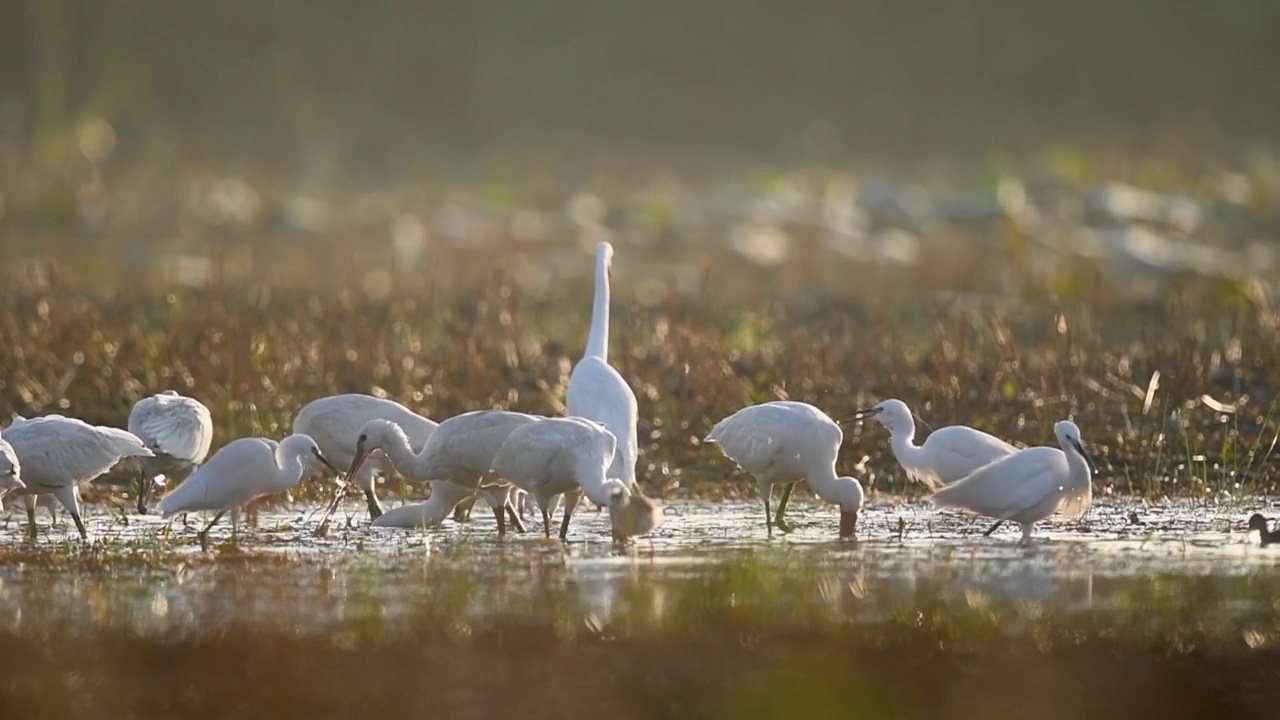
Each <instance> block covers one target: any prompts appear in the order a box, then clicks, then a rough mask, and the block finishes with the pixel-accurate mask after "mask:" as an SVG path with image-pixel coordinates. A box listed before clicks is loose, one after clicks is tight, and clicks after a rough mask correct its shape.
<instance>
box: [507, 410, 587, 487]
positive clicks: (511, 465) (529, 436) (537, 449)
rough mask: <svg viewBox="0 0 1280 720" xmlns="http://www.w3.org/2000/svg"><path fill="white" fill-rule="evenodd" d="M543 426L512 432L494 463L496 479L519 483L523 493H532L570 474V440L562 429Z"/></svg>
mask: <svg viewBox="0 0 1280 720" xmlns="http://www.w3.org/2000/svg"><path fill="white" fill-rule="evenodd" d="M542 425H543V423H534V424H532V425H527V426H525V427H522V428H517V429H516V430H514V431H512V433H511V434H510V435H509V436H508V437H507V441H506V442H505V443H503V444H502V448H501V449H500V450H498V454H497V456H496V457H494V459H493V465H492V470H493V472H494V473H495V474H496V475H497V476H498V477H500V478H503V479H511V480H513V481H514V480H516V479H519V480H521V482H520V484H521V485H523V486H525V489H533V488H536V487H538V486H541V485H544V484H546V483H548V482H552V481H553V480H554V479H555V478H557V477H560V476H564V475H567V474H570V473H572V472H573V470H574V467H573V463H572V454H573V450H572V445H573V443H572V436H571V435H570V434H569V433H567V432H565V430H564V429H563V427H560V426H555V425H551V424H547V426H546V427H545V428H544V427H542ZM567 460H568V462H566V461H567Z"/></svg>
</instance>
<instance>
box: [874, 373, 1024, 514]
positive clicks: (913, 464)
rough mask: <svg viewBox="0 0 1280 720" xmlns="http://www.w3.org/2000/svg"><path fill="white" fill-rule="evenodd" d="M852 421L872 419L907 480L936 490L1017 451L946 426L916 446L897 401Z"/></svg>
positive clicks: (912, 426) (975, 432)
mask: <svg viewBox="0 0 1280 720" xmlns="http://www.w3.org/2000/svg"><path fill="white" fill-rule="evenodd" d="M853 417H854V418H858V419H861V418H868V417H870V418H875V420H876V421H877V422H879V423H880V424H881V425H883V426H885V427H886V428H888V430H889V442H890V447H891V448H892V449H893V456H894V457H895V458H897V460H898V464H899V465H901V466H902V469H903V470H905V471H906V472H907V477H908V478H910V479H912V480H914V481H916V482H919V483H923V484H924V485H926V486H928V487H929V489H931V490H936V489H938V488H940V487H942V486H943V485H948V484H950V483H953V482H955V481H957V480H959V479H960V478H962V477H964V476H966V475H968V474H969V473H971V472H973V471H974V470H977V469H978V468H980V467H982V466H983V465H988V464H990V463H992V462H994V461H996V460H999V459H1000V458H1002V457H1004V456H1006V455H1010V454H1012V453H1015V452H1017V451H1018V448H1016V447H1014V446H1012V445H1010V444H1009V443H1007V442H1005V441H1004V440H1001V439H1000V438H998V437H996V436H995V435H990V434H988V433H984V432H982V431H981V430H975V429H974V428H971V427H966V426H964V425H948V426H947V427H940V428H938V429H937V430H934V431H933V432H931V433H929V437H927V438H925V441H924V444H923V445H916V444H915V442H914V440H915V436H916V423H915V420H913V419H912V418H911V409H910V408H908V407H907V404H906V403H904V402H902V401H901V400H897V399H891V400H885V401H883V402H881V403H880V404H878V405H876V406H874V407H870V408H867V409H865V410H858V411H857V412H855V413H854V414H853ZM1003 522H1004V521H1003V520H998V521H996V524H995V525H992V526H991V528H990V529H988V530H987V531H986V533H985V534H986V535H990V534H991V533H993V532H995V530H996V528H998V527H1000V525H1001V524H1002V523H1003Z"/></svg>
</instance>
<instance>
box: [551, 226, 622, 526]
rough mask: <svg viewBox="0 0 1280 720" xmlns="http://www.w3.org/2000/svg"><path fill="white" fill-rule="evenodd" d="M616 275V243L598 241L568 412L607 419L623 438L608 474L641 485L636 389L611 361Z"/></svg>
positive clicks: (567, 394)
mask: <svg viewBox="0 0 1280 720" xmlns="http://www.w3.org/2000/svg"><path fill="white" fill-rule="evenodd" d="M612 278H613V246H612V245H610V244H609V243H608V242H601V243H600V244H598V245H596V273H595V300H594V304H593V305H592V307H591V330H590V332H589V333H588V334H587V348H586V352H585V353H584V354H583V356H582V359H581V360H579V361H578V364H577V365H575V366H574V368H573V372H572V373H570V374H569V387H568V389H567V390H566V392H565V413H566V414H567V415H568V416H570V417H581V418H587V419H588V420H595V421H596V422H600V423H603V424H604V426H605V427H606V428H608V430H609V432H611V433H613V436H614V437H615V438H617V439H618V448H617V451H616V452H615V453H614V455H613V462H612V463H611V464H610V465H609V471H608V476H609V477H611V478H617V479H619V480H621V481H622V482H623V483H625V484H626V486H627V488H628V489H629V490H630V491H631V492H636V493H638V492H639V488H638V486H637V485H636V453H637V448H638V447H639V442H638V441H637V439H636V419H637V417H638V415H639V413H638V411H637V407H636V394H635V393H634V392H632V390H631V386H630V385H628V384H627V381H626V380H625V379H624V378H623V377H622V375H621V373H619V372H618V371H617V370H616V369H614V367H613V366H612V365H610V364H609V281H610V280H611V279H612ZM593 502H594V500H593Z"/></svg>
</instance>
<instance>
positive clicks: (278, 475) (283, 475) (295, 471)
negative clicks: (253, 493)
mask: <svg viewBox="0 0 1280 720" xmlns="http://www.w3.org/2000/svg"><path fill="white" fill-rule="evenodd" d="M302 452H307V451H302ZM275 455H276V470H275V474H274V477H272V478H271V490H272V492H284V491H285V490H288V489H289V488H291V487H293V486H294V485H297V484H298V481H299V480H301V479H302V473H303V472H304V471H305V470H306V463H305V462H304V461H303V455H302V453H301V452H292V453H287V452H285V450H284V448H282V447H280V448H276V453H275Z"/></svg>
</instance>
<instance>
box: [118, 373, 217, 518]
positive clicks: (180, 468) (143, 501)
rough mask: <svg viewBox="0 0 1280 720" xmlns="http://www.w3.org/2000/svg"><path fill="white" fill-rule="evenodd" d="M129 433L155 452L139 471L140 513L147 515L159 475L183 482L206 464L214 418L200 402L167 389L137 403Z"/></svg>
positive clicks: (130, 422) (130, 419)
mask: <svg viewBox="0 0 1280 720" xmlns="http://www.w3.org/2000/svg"><path fill="white" fill-rule="evenodd" d="M129 432H131V433H133V434H134V435H137V436H138V438H139V439H141V440H142V442H143V443H144V444H146V446H147V447H149V448H151V452H153V453H155V456H154V457H149V458H145V459H143V460H142V462H141V463H140V465H141V467H140V468H139V476H138V512H139V513H141V514H143V515H145V514H146V512H147V496H148V495H149V494H150V492H151V485H152V483H153V481H154V480H155V478H156V476H157V475H164V476H165V478H166V479H167V480H169V481H177V482H181V481H182V480H184V479H185V478H186V477H187V476H188V475H190V474H191V471H192V470H194V469H195V468H196V466H197V465H199V464H200V463H202V462H204V459H205V457H206V456H208V454H209V444H210V443H212V442H213V417H212V416H211V415H210V414H209V408H207V407H205V406H204V403H201V402H200V401H199V400H196V399H194V398H189V397H184V396H182V395H179V394H178V393H176V392H174V391H173V390H165V391H164V392H162V393H158V394H156V395H152V396H151V397H146V398H142V399H141V400H139V401H138V402H137V403H135V404H134V406H133V410H131V411H130V412H129Z"/></svg>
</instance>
